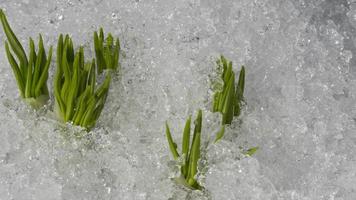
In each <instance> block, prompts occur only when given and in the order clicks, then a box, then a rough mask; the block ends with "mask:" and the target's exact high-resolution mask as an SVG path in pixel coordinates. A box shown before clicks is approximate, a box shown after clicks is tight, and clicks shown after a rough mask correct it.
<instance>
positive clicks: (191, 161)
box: [166, 110, 202, 190]
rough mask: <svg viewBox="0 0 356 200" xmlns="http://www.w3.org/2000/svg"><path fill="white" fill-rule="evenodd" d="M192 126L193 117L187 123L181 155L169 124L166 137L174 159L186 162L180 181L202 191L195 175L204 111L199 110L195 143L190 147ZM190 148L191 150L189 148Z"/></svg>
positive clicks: (194, 137)
mask: <svg viewBox="0 0 356 200" xmlns="http://www.w3.org/2000/svg"><path fill="white" fill-rule="evenodd" d="M190 124H191V117H189V118H188V119H187V121H186V123H185V127H184V131H183V141H182V152H181V155H179V153H178V151H177V144H176V143H175V142H174V141H173V139H172V135H171V132H170V130H169V126H168V123H166V136H167V140H168V144H169V148H170V150H171V152H172V155H173V158H174V159H175V160H178V159H179V157H180V156H182V157H183V159H184V161H183V164H182V166H181V177H180V178H179V179H178V181H179V182H181V183H182V184H183V185H185V186H187V187H189V188H192V189H198V190H200V189H202V187H201V186H200V185H199V183H198V182H197V180H196V178H195V175H196V174H197V170H198V160H199V159H200V137H201V129H202V111H201V110H199V112H198V116H197V118H196V120H195V122H194V124H195V127H194V133H193V141H192V143H191V145H190ZM189 146H190V148H189Z"/></svg>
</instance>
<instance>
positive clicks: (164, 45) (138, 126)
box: [0, 0, 356, 200]
mask: <svg viewBox="0 0 356 200" xmlns="http://www.w3.org/2000/svg"><path fill="white" fill-rule="evenodd" d="M0 7H1V8H3V9H4V10H5V11H6V14H7V16H8V19H9V21H10V24H11V25H12V27H13V29H14V30H15V32H16V34H17V35H18V36H19V37H20V39H21V40H22V42H23V43H26V48H27V38H28V37H29V36H32V37H36V36H37V34H38V33H39V32H41V33H43V35H44V38H45V42H46V44H47V46H48V45H49V44H56V39H57V37H58V35H59V33H69V34H71V35H72V36H73V38H74V41H75V43H76V44H77V45H78V44H84V45H85V46H86V48H87V57H88V58H89V57H91V56H92V55H91V51H89V50H90V48H92V40H91V36H92V32H93V31H94V30H97V29H98V27H99V26H102V27H104V29H105V30H106V31H111V32H112V33H114V34H115V35H116V36H119V37H120V39H121V41H122V50H123V52H122V53H123V54H125V58H123V59H122V60H121V64H122V78H121V79H120V78H118V77H116V78H115V80H114V82H113V84H112V86H111V90H110V96H109V99H108V102H107V105H106V108H105V110H104V111H103V114H102V116H101V118H100V121H99V123H98V124H97V128H96V129H95V130H93V131H92V132H91V133H90V134H88V135H86V136H85V137H84V138H82V139H76V138H75V137H74V136H73V135H74V134H76V133H78V130H77V129H76V128H75V127H70V126H67V127H63V126H61V125H60V124H58V123H57V122H56V121H55V120H53V119H52V118H51V112H50V111H48V110H46V109H44V110H41V111H39V112H34V111H31V110H30V109H29V108H28V107H26V106H25V105H24V103H23V102H22V101H21V100H20V99H19V94H18V91H17V86H16V84H15V81H14V78H13V75H12V71H11V69H10V66H9V65H8V63H7V60H6V57H5V54H4V49H3V46H4V39H5V38H4V34H3V31H2V30H1V31H0V38H1V40H0V46H1V50H0V95H1V96H0V121H1V123H0V136H1V140H0V199H1V200H10V199H11V200H32V199H33V200H56V199H65V200H72V199H73V200H80V199H128V200H131V199H138V200H140V199H152V200H159V199H173V200H174V199H217V200H225V199H241V200H260V199H261V200H262V199H263V200H269V199H277V200H282V199H286V200H319V199H320V200H355V199H356V156H355V155H356V56H355V55H356V1H355V0H324V1H322V0H314V1H311V0H254V1H253V0H201V1H199V0H187V1H186V0H184V1H180V0H178V1H177V0H155V1H153V0H152V1H144V0H136V1H135V0H126V1H117V0H111V1H105V0H89V1H85V0H63V1H60V0H56V1H48V0H23V1H20V0H17V1H14V0H0ZM220 54H224V55H225V56H226V57H227V58H229V59H231V60H232V61H234V66H235V70H239V66H240V65H242V64H244V65H245V66H246V69H247V77H246V78H247V80H246V81H247V83H246V90H245V91H246V95H245V96H246V100H247V102H248V105H247V106H246V108H245V110H244V113H243V115H242V116H241V117H240V119H239V120H235V121H234V124H233V125H232V127H231V128H230V129H228V130H227V133H226V135H227V137H226V138H225V139H224V140H223V141H222V142H221V143H218V144H217V145H210V146H209V149H208V150H207V155H206V160H205V162H207V163H208V167H207V168H205V169H204V171H206V173H205V176H201V177H200V179H201V180H202V185H204V186H205V188H206V191H204V192H189V191H187V190H184V189H182V188H181V187H177V185H175V184H174V183H173V182H172V181H171V180H170V179H169V178H170V177H173V176H174V172H175V169H176V168H175V167H174V166H175V165H174V162H172V161H171V160H172V158H171V156H170V152H169V150H168V147H167V142H166V138H165V135H164V121H165V120H167V119H168V120H169V123H170V125H171V126H172V129H173V135H174V137H175V138H177V139H178V138H179V137H180V136H181V130H182V126H183V123H184V120H185V118H186V117H187V116H188V115H189V114H191V113H193V112H194V114H195V111H196V110H197V109H198V108H202V109H203V110H204V122H203V123H204V124H203V126H204V132H203V137H204V138H205V139H206V140H207V139H208V136H209V135H212V134H213V133H214V131H215V130H217V129H218V118H219V116H218V115H216V114H212V113H211V112H210V111H209V110H210V109H209V108H210V103H211V94H212V92H211V90H210V79H211V74H213V72H214V61H215V59H216V58H217V57H218V56H219V55H220ZM53 71H54V63H53V65H52V72H53ZM50 80H52V79H51V78H50ZM240 122H242V123H240ZM178 141H179V140H178ZM240 146H241V147H243V148H247V147H251V146H259V147H260V150H259V151H258V152H257V153H256V154H255V155H254V156H253V157H251V158H244V157H243V156H242V155H241V153H240V150H239V147H240Z"/></svg>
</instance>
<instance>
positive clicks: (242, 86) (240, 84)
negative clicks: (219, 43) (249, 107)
mask: <svg viewBox="0 0 356 200" xmlns="http://www.w3.org/2000/svg"><path fill="white" fill-rule="evenodd" d="M237 89H238V90H237V92H238V94H239V95H238V99H239V100H240V101H241V100H242V98H243V94H244V90H245V67H244V66H242V68H241V71H240V75H239V82H238V83H237Z"/></svg>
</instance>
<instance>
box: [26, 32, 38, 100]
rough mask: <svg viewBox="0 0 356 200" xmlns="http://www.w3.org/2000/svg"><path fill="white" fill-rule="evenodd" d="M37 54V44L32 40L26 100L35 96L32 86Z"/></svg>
mask: <svg viewBox="0 0 356 200" xmlns="http://www.w3.org/2000/svg"><path fill="white" fill-rule="evenodd" d="M35 54H36V53H35V43H34V42H33V40H32V38H30V60H29V63H28V69H27V78H26V90H25V98H30V97H32V96H33V95H32V93H31V85H32V68H33V67H34V59H35Z"/></svg>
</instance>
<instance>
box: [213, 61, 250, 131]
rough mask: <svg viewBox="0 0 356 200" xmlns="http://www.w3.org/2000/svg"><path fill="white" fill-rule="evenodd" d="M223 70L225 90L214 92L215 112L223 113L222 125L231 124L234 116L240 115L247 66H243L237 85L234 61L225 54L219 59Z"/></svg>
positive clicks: (220, 67) (218, 62)
mask: <svg viewBox="0 0 356 200" xmlns="http://www.w3.org/2000/svg"><path fill="white" fill-rule="evenodd" d="M217 64H218V67H219V69H220V70H222V73H221V78H222V80H223V82H224V85H223V90H222V91H218V92H216V93H215V94H214V102H213V112H220V113H221V114H222V125H225V124H231V122H232V120H233V117H234V116H239V115H240V112H241V103H242V101H243V93H244V87H245V67H244V66H242V68H241V71H240V75H239V81H238V83H237V85H235V73H234V71H233V70H232V62H231V61H227V60H226V59H225V57H224V56H221V58H220V59H219V60H218V61H217Z"/></svg>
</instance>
